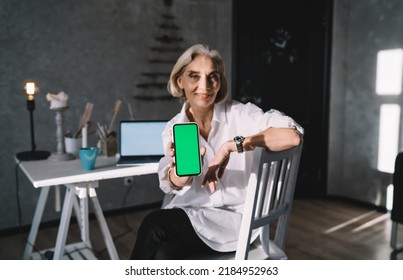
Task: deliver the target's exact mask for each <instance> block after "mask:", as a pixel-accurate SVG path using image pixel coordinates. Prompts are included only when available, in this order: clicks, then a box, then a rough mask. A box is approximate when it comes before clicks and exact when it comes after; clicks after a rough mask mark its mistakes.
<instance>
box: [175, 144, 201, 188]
mask: <svg viewBox="0 0 403 280" xmlns="http://www.w3.org/2000/svg"><path fill="white" fill-rule="evenodd" d="M168 151H169V152H168V156H170V157H171V158H172V161H171V168H170V169H169V171H168V172H169V174H168V177H169V180H170V181H171V184H172V185H173V187H174V188H175V189H178V190H180V189H181V188H183V187H184V186H186V185H189V184H190V183H191V182H192V179H193V176H181V177H179V176H177V175H176V174H175V171H174V168H175V161H174V159H173V158H174V157H175V150H174V144H173V142H172V141H169V142H168ZM205 153H206V148H205V147H201V148H200V155H201V157H202V162H203V157H204V154H205Z"/></svg>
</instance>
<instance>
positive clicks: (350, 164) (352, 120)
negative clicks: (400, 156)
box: [328, 0, 403, 206]
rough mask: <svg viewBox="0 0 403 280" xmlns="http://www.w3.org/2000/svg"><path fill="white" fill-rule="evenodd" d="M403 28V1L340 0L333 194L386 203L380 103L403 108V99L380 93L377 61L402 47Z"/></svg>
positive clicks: (335, 28) (332, 128)
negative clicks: (381, 53) (380, 158)
mask: <svg viewBox="0 0 403 280" xmlns="http://www.w3.org/2000/svg"><path fill="white" fill-rule="evenodd" d="M402 26H403V2H402V1H400V0H378V1H377V0H371V1H368V0H357V1H349V0H335V5H334V26H333V46H332V47H333V52H332V71H331V73H332V74H331V104H330V130H329V140H330V143H329V173H328V174H329V176H328V193H329V194H336V195H342V196H346V197H351V198H354V199H358V200H362V201H365V202H369V203H372V204H375V205H380V206H385V205H386V204H385V200H386V187H387V186H388V185H389V184H390V183H391V182H392V181H391V180H392V176H391V174H389V173H383V172H379V171H378V170H377V160H378V133H379V115H380V105H381V104H383V103H397V104H400V105H402V96H398V97H394V98H391V97H390V96H385V97H381V96H377V95H376V91H375V77H376V62H377V61H376V58H377V53H378V51H380V50H385V49H394V48H402V47H403V36H402V32H401V27H402ZM400 121H401V122H402V120H400ZM399 143H401V142H399ZM399 148H400V149H401V148H402V145H401V144H400V146H399Z"/></svg>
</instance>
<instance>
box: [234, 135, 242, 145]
mask: <svg viewBox="0 0 403 280" xmlns="http://www.w3.org/2000/svg"><path fill="white" fill-rule="evenodd" d="M242 140H243V137H241V136H236V137H235V138H234V141H235V142H236V143H237V144H239V143H241V141H242Z"/></svg>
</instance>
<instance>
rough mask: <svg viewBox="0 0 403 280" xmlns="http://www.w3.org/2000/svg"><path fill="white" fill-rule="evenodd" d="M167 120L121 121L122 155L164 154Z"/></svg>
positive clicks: (120, 146)
mask: <svg viewBox="0 0 403 280" xmlns="http://www.w3.org/2000/svg"><path fill="white" fill-rule="evenodd" d="M166 123H167V122H166V121H121V122H120V145H119V149H120V156H121V157H126V156H129V157H130V156H160V155H161V156H162V155H164V148H163V146H162V137H161V134H162V131H163V130H164V128H165V125H166Z"/></svg>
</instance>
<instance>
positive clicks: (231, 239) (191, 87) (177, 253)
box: [131, 44, 303, 259]
mask: <svg viewBox="0 0 403 280" xmlns="http://www.w3.org/2000/svg"><path fill="white" fill-rule="evenodd" d="M168 91H169V92H170V93H171V94H172V95H173V96H174V97H177V98H179V100H180V101H181V102H183V107H182V110H181V111H180V112H179V113H178V114H177V115H176V116H175V117H173V118H172V119H171V120H170V121H169V122H168V123H167V126H166V128H165V130H164V131H163V133H162V138H163V143H164V147H166V150H165V156H164V157H163V158H162V159H161V161H160V163H159V171H158V174H159V182H160V188H161V189H162V191H164V192H165V193H167V194H173V199H172V200H171V201H170V202H169V203H168V204H167V205H165V206H164V207H163V209H159V210H156V211H154V212H151V213H150V214H148V215H147V216H146V217H145V218H144V220H143V222H142V224H141V226H140V228H139V231H138V236H137V240H136V242H135V245H134V248H133V251H132V254H131V259H185V258H187V257H189V256H191V255H192V254H194V253H196V252H200V251H205V250H207V251H209V250H214V251H219V252H228V251H234V250H236V245H237V239H238V233H239V228H240V223H241V218H242V209H243V204H244V201H245V195H246V187H247V184H248V179H249V175H250V169H251V164H252V161H253V153H252V152H251V151H253V150H254V148H255V147H266V148H267V149H270V150H272V151H279V150H285V149H289V148H291V147H294V146H297V145H299V144H300V142H301V135H302V134H303V128H302V127H300V126H299V125H298V124H297V123H296V122H295V121H294V120H293V119H292V118H290V117H288V116H286V115H284V114H283V113H281V112H279V111H276V110H270V111H268V112H263V111H262V110H261V109H260V108H259V107H257V106H256V105H253V104H251V103H248V104H243V103H239V102H237V101H234V100H228V98H227V97H228V84H227V79H226V76H225V67H224V61H223V59H222V57H221V56H220V54H219V52H218V51H216V50H214V49H211V48H210V47H209V46H207V45H202V44H196V45H193V46H191V47H190V48H188V49H187V50H186V51H185V52H184V53H183V54H182V55H181V56H180V57H179V59H178V60H177V62H176V64H175V65H174V67H173V69H172V72H171V75H170V78H169V81H168ZM186 122H196V123H197V124H198V126H199V134H200V135H199V140H200V147H201V154H202V160H203V167H202V173H201V174H200V175H199V176H193V177H178V176H176V174H175V172H173V171H172V170H173V167H174V156H175V151H174V150H173V143H172V141H171V138H172V137H171V134H172V127H173V125H174V124H176V123H186Z"/></svg>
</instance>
